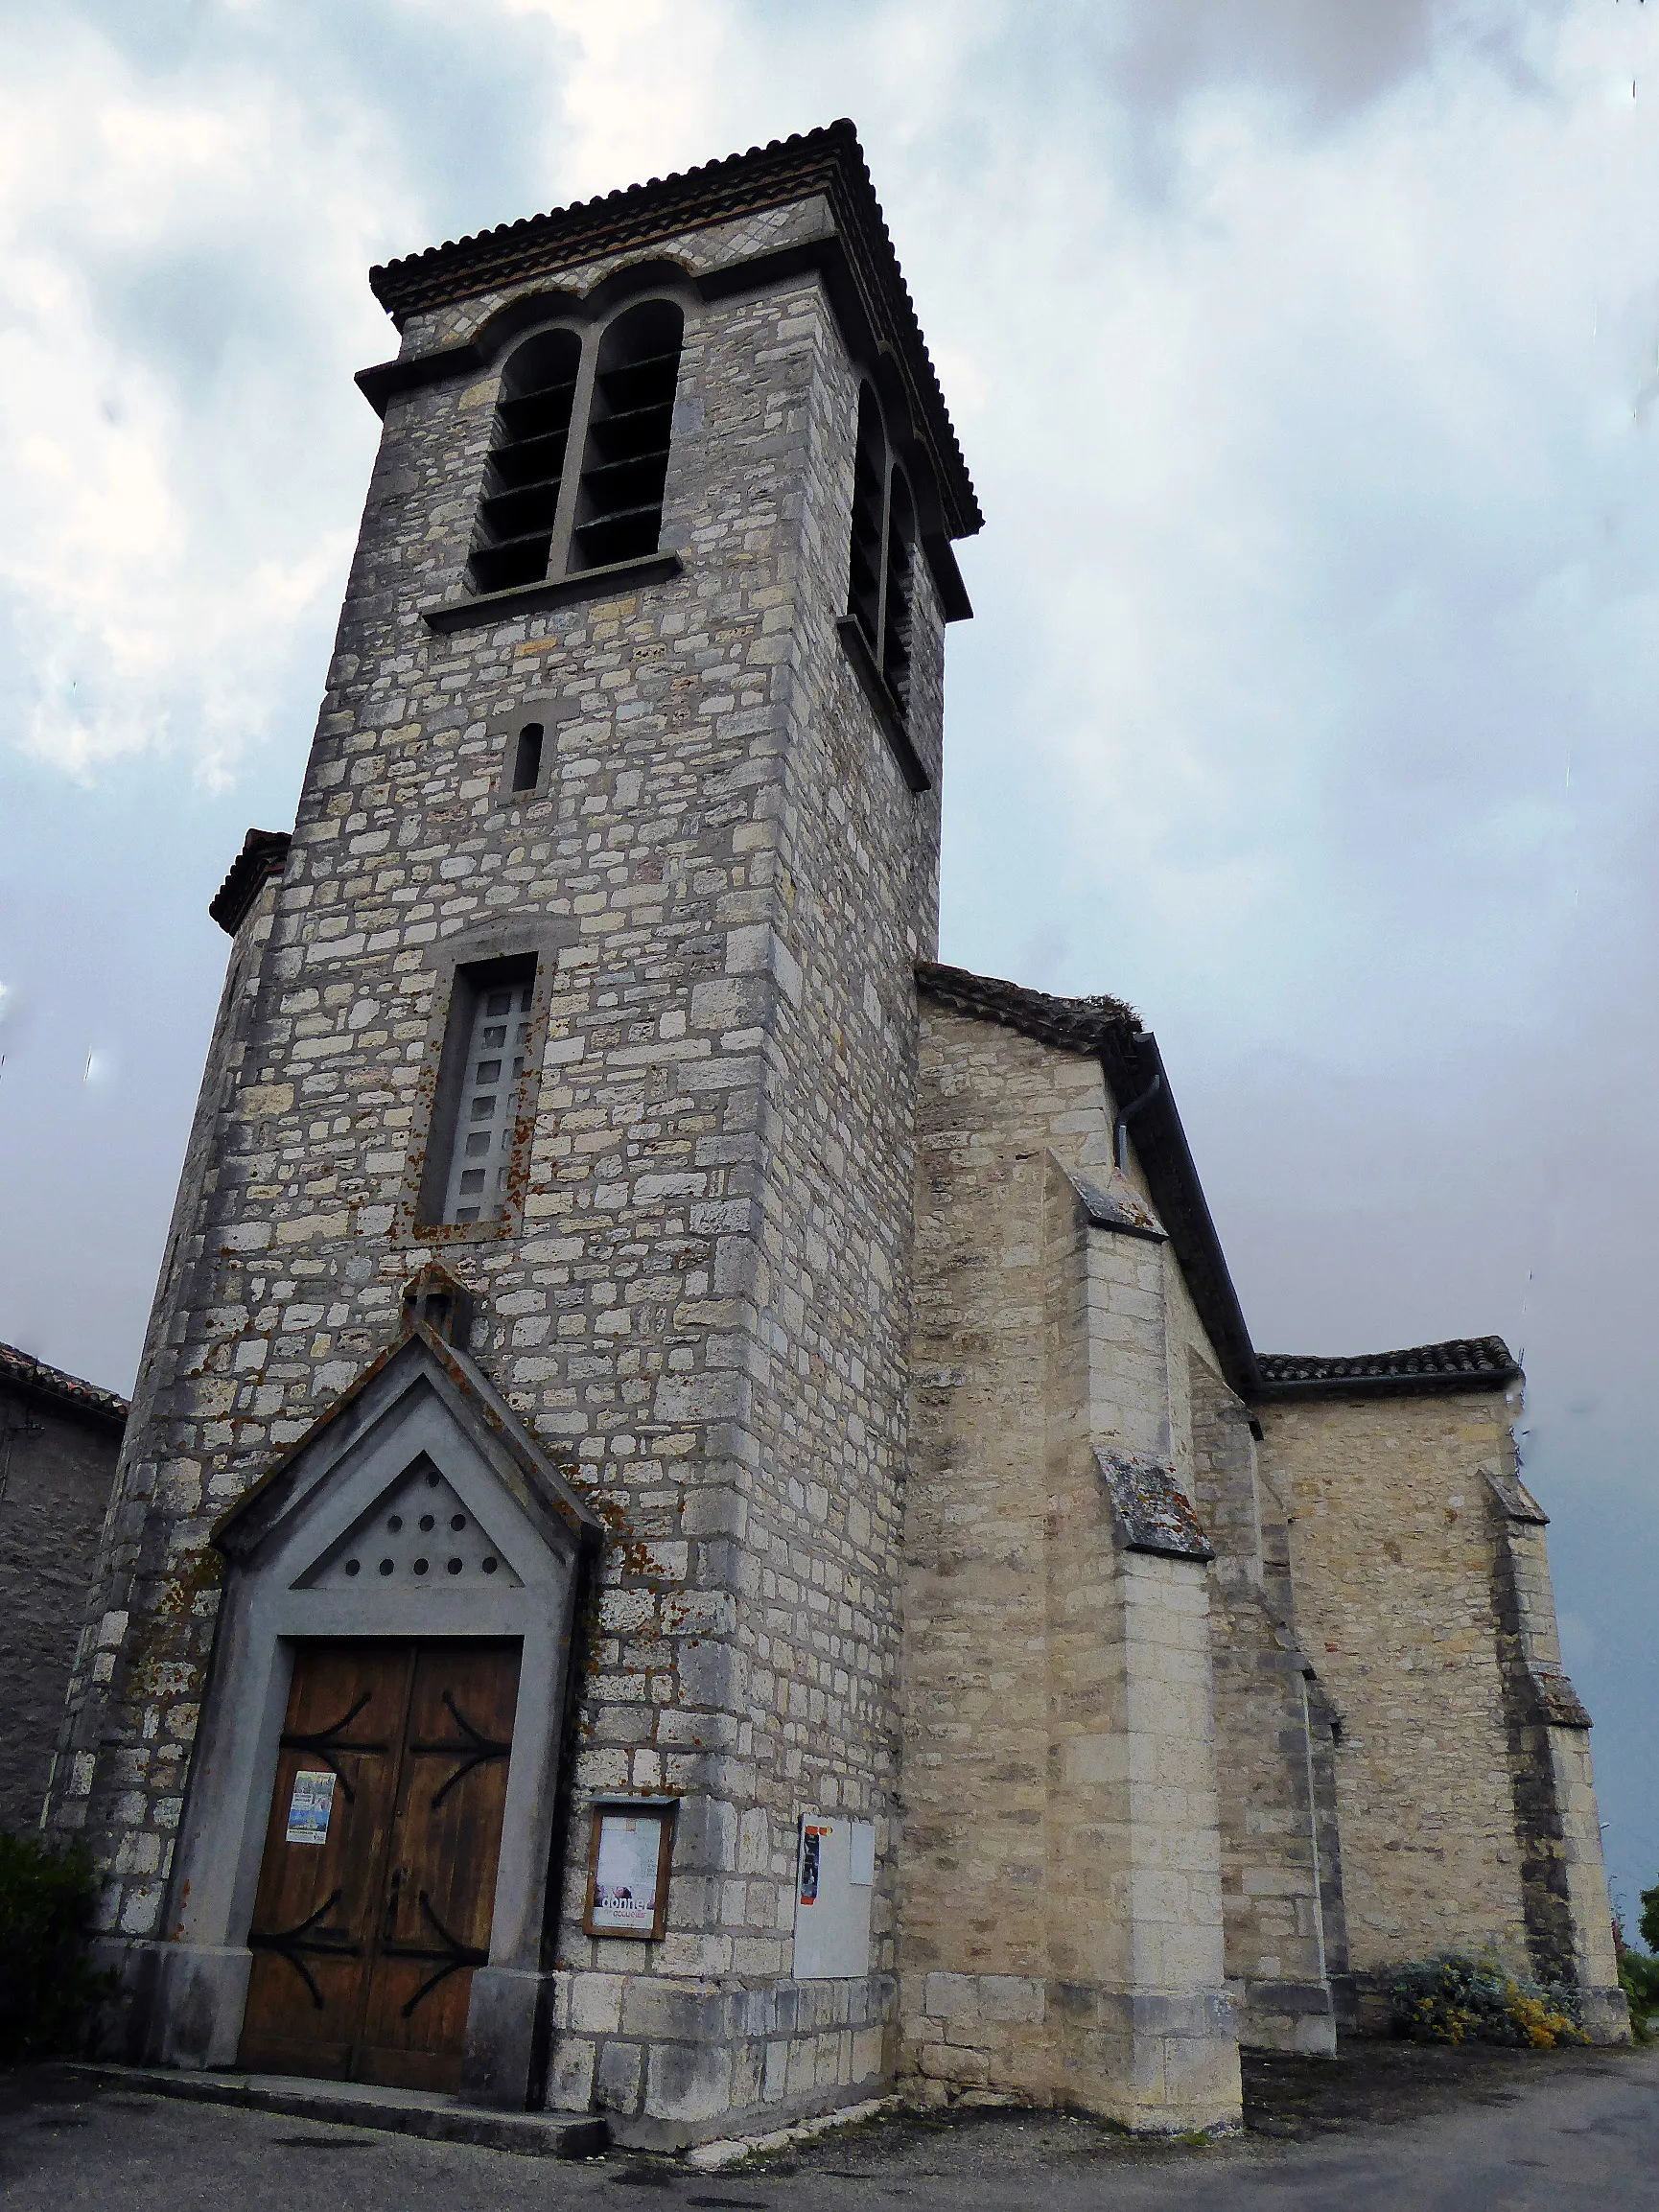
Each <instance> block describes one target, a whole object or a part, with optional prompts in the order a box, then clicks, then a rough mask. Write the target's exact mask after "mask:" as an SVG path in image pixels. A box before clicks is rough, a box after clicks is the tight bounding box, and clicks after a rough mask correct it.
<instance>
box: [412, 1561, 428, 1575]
mask: <svg viewBox="0 0 1659 2212" xmlns="http://www.w3.org/2000/svg"><path fill="white" fill-rule="evenodd" d="M414 1571H415V1572H416V1573H417V1574H424V1573H425V1572H426V1571H427V1562H426V1561H425V1560H424V1559H417V1560H416V1561H415V1563H414Z"/></svg>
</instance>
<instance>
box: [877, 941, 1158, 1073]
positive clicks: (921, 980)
mask: <svg viewBox="0 0 1659 2212" xmlns="http://www.w3.org/2000/svg"><path fill="white" fill-rule="evenodd" d="M916 981H917V983H918V984H919V985H920V987H921V988H922V990H923V991H925V992H926V994H927V996H928V997H929V998H931V999H936V1000H937V1001H938V1002H939V1004H940V1005H941V1006H947V1007H949V1009H950V1010H951V1012H952V1013H966V1014H968V1015H970V1016H971V1017H972V1018H974V1019H976V1020H979V1021H994V1022H999V1023H1000V1024H1001V1025H1002V1027H1003V1028H1004V1029H1013V1030H1017V1031H1018V1032H1019V1034H1020V1035H1021V1036H1028V1037H1030V1038H1032V1039H1033V1041H1034V1042H1036V1043H1038V1044H1052V1045H1056V1046H1058V1047H1059V1049H1060V1050H1061V1051H1062V1052H1098V1051H1099V1050H1100V1048H1101V1046H1102V1045H1103V1044H1104V1043H1106V1041H1107V1040H1108V1038H1109V1036H1122V1035H1123V1034H1124V1033H1125V1032H1133V1031H1135V1030H1138V1029H1139V1027H1140V1016H1139V1014H1137V1013H1135V1011H1134V1009H1133V1006H1128V1005H1126V1004H1125V1003H1124V1001H1123V1000H1122V999H1121V998H1108V997H1104V996H1103V997H1100V998H1053V997H1051V996H1050V995H1049V993H1048V992H1047V991H1045V990H1026V988H1025V986H1024V985H1023V984H1018V983H1005V982H1004V981H1003V980H1002V978H1001V977H1000V976H995V975H973V974H970V971H969V970H968V969H967V968H966V967H945V966H941V965H940V963H939V962H938V961H936V960H919V961H918V962H917V963H916Z"/></svg>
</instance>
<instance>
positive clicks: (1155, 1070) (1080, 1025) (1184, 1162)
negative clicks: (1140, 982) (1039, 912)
mask: <svg viewBox="0 0 1659 2212" xmlns="http://www.w3.org/2000/svg"><path fill="white" fill-rule="evenodd" d="M916 981H917V984H918V986H919V988H920V989H921V990H923V992H924V993H925V994H926V995H927V996H928V997H929V998H931V999H933V1000H935V1001H936V1002H937V1003H939V1004H940V1005H943V1006H947V1007H949V1008H951V1009H952V1011H953V1012H955V1013H966V1014H970V1015H971V1016H972V1017H973V1018H974V1019H976V1020H980V1021H994V1022H998V1023H1000V1024H1001V1025H1002V1026H1003V1027H1004V1028H1007V1029H1014V1030H1017V1031H1018V1032H1019V1033H1020V1035H1021V1036H1029V1037H1031V1038H1032V1039H1033V1040H1034V1041H1035V1042H1037V1043H1039V1044H1048V1045H1054V1046H1056V1047H1057V1048H1058V1049H1059V1050H1061V1051H1062V1052H1077V1053H1089V1054H1092V1055H1093V1056H1094V1057H1095V1058H1096V1059H1099V1061H1100V1064H1101V1069H1102V1072H1103V1073H1104V1074H1105V1077H1106V1082H1107V1088H1108V1089H1109V1091H1110V1094H1111V1096H1112V1098H1113V1099H1114V1100H1115V1101H1116V1102H1117V1103H1118V1105H1119V1106H1122V1105H1123V1104H1124V1102H1126V1101H1133V1100H1137V1099H1144V1100H1145V1104H1144V1105H1143V1106H1140V1107H1139V1109H1138V1110H1137V1111H1136V1112H1135V1115H1134V1118H1133V1121H1132V1122H1131V1124H1130V1142H1131V1143H1132V1144H1133V1147H1134V1153H1135V1157H1136V1159H1137V1160H1138V1161H1139V1162H1140V1166H1141V1170H1142V1173H1143V1174H1144V1175H1145V1176H1146V1184H1147V1190H1148V1193H1149V1195H1150V1197H1151V1199H1152V1202H1153V1205H1154V1207H1155V1208H1156V1209H1157V1216H1158V1219H1159V1221H1160V1222H1162V1224H1163V1226H1164V1228H1165V1229H1166V1230H1167V1231H1168V1234H1169V1242H1170V1246H1171V1248H1172V1249H1173V1250H1174V1252H1175V1256H1176V1258H1177V1260H1178V1261H1179V1262H1180V1270H1181V1273H1182V1275H1183V1276H1184V1277H1185V1279H1186V1287H1187V1290H1188V1292H1189V1293H1190V1294H1191V1297H1192V1302H1193V1304H1194V1306H1195V1307H1196V1308H1197V1310H1198V1316H1199V1319H1200V1320H1201V1321H1202V1322H1203V1326H1204V1333H1205V1335H1206V1336H1207V1337H1208V1338H1209V1340H1210V1343H1211V1345H1212V1346H1213V1347H1214V1350H1215V1354H1216V1357H1217V1359H1218V1360H1219V1361H1220V1362H1221V1366H1222V1372H1223V1374H1224V1375H1225V1377H1226V1379H1227V1384H1228V1385H1229V1386H1230V1387H1231V1388H1232V1389H1233V1390H1235V1391H1236V1392H1237V1393H1238V1395H1239V1396H1240V1397H1241V1398H1242V1399H1244V1400H1245V1401H1246V1403H1247V1404H1250V1405H1285V1404H1292V1403H1295V1402H1297V1401H1298V1400H1302V1399H1311V1398H1345V1397H1389V1396H1391V1397H1421V1396H1434V1395H1437V1394H1439V1393H1442V1392H1447V1391H1459V1390H1504V1389H1507V1387H1508V1385H1510V1384H1511V1383H1514V1382H1518V1381H1520V1380H1521V1368H1520V1364H1519V1362H1517V1361H1516V1360H1515V1358H1514V1356H1513V1354H1512V1353H1511V1352H1510V1350H1509V1347H1508V1345H1507V1344H1506V1343H1505V1341H1504V1339H1503V1338H1502V1337H1455V1338H1452V1339H1448V1340H1447V1341H1445V1342H1443V1343H1438V1344H1417V1345H1414V1346H1413V1347H1412V1348H1411V1349H1410V1350H1407V1351H1400V1352H1362V1353H1352V1354H1347V1355H1344V1356H1343V1357H1340V1358H1329V1357H1326V1356H1324V1355H1316V1354H1307V1355H1303V1354H1299V1353H1284V1352H1261V1353H1258V1352H1257V1351H1256V1349H1255V1347H1254V1345H1253V1344H1252V1343H1251V1342H1250V1331H1249V1329H1248V1328H1247V1327H1246V1325H1245V1317H1244V1310H1243V1308H1242V1307H1241V1306H1240V1304H1239V1300H1238V1292H1236V1291H1235V1290H1234V1289H1233V1283H1232V1277H1231V1275H1230V1274H1229V1273H1228V1271H1227V1259H1226V1257H1225V1255H1224V1253H1223V1251H1222V1248H1221V1239H1220V1237H1219V1236H1218V1235H1217V1234H1216V1226H1215V1222H1213V1220H1212V1219H1211V1218H1210V1210H1209V1205H1208V1202H1207V1201H1206V1199H1205V1198H1204V1195H1203V1186H1202V1184H1201V1183H1200V1181H1199V1176H1198V1168H1197V1166H1196V1165H1195V1163H1194V1161H1193V1156H1192V1151H1191V1148H1190V1147H1189V1146H1188V1144H1187V1141H1186V1131H1185V1130H1184V1129H1182V1127H1181V1121H1180V1113H1179V1112H1178V1111H1177V1109H1176V1103H1175V1094H1174V1091H1173V1089H1172V1088H1171V1085H1170V1081H1169V1075H1168V1072H1167V1070H1166V1069H1165V1067H1164V1064H1163V1059H1162V1056H1161V1055H1160V1053H1159V1052H1158V1049H1157V1037H1155V1036H1153V1034H1152V1032H1151V1031H1150V1030H1148V1029H1145V1028H1143V1027H1142V1026H1141V1021H1140V1017H1139V1015H1138V1014H1137V1013H1135V1012H1134V1010H1133V1007H1130V1006H1127V1005H1125V1003H1124V1002H1123V1001H1122V1000H1121V999H1115V998H1106V997H1101V998H1057V997H1053V996H1051V995H1050V994H1049V993H1048V992H1046V991H1041V990H1026V989H1024V987H1023V986H1021V985H1019V984H1016V983H1006V982H1004V981H1002V979H1001V978H1000V977H996V976H986V975H974V974H972V973H970V971H969V970H968V969H967V968H963V967H946V966H941V965H940V964H939V963H938V962H936V961H928V960H923V961H919V962H918V963H917V966H916ZM1155 1078H1157V1088H1156V1089H1153V1083H1154V1079H1155ZM1149 1090H1150V1091H1151V1092H1152V1095H1151V1097H1150V1098H1148V1097H1146V1094H1147V1092H1148V1091H1149Z"/></svg>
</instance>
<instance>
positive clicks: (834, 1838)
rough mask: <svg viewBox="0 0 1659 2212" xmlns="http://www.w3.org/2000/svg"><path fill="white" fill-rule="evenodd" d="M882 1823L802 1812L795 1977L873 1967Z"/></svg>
mask: <svg viewBox="0 0 1659 2212" xmlns="http://www.w3.org/2000/svg"><path fill="white" fill-rule="evenodd" d="M875 1885H876V1829H875V1828H874V1826H873V1825H872V1823H871V1822H869V1821H867V1820H843V1819H839V1818H834V1817H831V1816H830V1815H827V1814H821V1813H812V1812H809V1813H803V1814H802V1816H801V1842H800V1850H799V1852H798V1854H797V1856H796V1861H795V1979H796V1980H797V1981H798V1982H820V1981H836V1980H840V1979H842V1978H843V1977H846V1976H851V1975H856V1974H867V1973H868V1972H869V1971H870V1900H871V1898H872V1897H873V1895H874V1894H875Z"/></svg>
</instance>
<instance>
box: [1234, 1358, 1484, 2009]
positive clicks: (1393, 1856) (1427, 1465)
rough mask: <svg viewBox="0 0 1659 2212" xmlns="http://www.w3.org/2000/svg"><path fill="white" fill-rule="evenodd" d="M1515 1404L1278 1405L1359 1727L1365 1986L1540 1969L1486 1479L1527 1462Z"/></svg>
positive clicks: (1352, 1822) (1274, 1418)
mask: <svg viewBox="0 0 1659 2212" xmlns="http://www.w3.org/2000/svg"><path fill="white" fill-rule="evenodd" d="M1513 1410H1514V1409H1513V1407H1512V1406H1511V1405H1509V1404H1508V1403H1507V1402H1506V1399H1505V1397H1504V1395H1503V1393H1502V1392H1499V1391H1484V1392H1476V1393H1470V1394H1467V1395H1463V1394H1459V1395H1455V1396H1443V1397H1434V1398H1428V1397H1424V1398H1405V1397H1399V1398H1373V1399H1348V1400H1337V1399H1332V1400H1320V1401H1317V1402H1315V1403H1313V1404H1297V1405H1280V1406H1269V1407H1264V1408H1262V1409H1261V1412H1260V1418H1261V1421H1262V1426H1263V1429H1264V1431H1265V1433H1266V1441H1265V1443H1264V1444H1263V1446H1262V1450H1261V1466H1262V1471H1263V1475H1264V1478H1265V1479H1266V1481H1267V1482H1268V1483H1269V1484H1270V1485H1271V1486H1272V1488H1273V1490H1274V1491H1275V1492H1276V1493H1277V1495H1278V1497H1279V1500H1280V1501H1281V1502H1282V1504H1283V1508H1284V1511H1285V1514H1286V1517H1287V1521H1288V1525H1289V1539H1290V1558H1291V1573H1292V1579H1293V1581H1294V1584H1295V1588H1296V1594H1297V1623H1298V1626H1299V1628H1300V1631H1301V1634H1302V1637H1303V1639H1304V1641H1305V1642H1306V1643H1307V1645H1308V1648H1309V1650H1310V1653H1311V1655H1312V1657H1313V1659H1314V1661H1315V1663H1316V1665H1317V1666H1318V1668H1319V1672H1320V1679H1321V1681H1322V1682H1323V1684H1324V1686H1325V1688H1326V1689H1327V1691H1328V1693H1329V1695H1330V1698H1331V1700H1332V1703H1333V1705H1334V1707H1335V1709H1336V1711H1337V1712H1338V1714H1339V1715H1340V1719H1341V1743H1340V1747H1339V1750H1338V1754H1337V1790H1338V1801H1339V1805H1340V1818H1341V1827H1342V1838H1343V1877H1344V1897H1345V1900H1346V1908H1347V1927H1348V1941H1349V1946H1350V1955H1351V1960H1352V1965H1353V1968H1354V1969H1355V1970H1356V1971H1357V1972H1360V1973H1365V1972H1367V1971H1372V1970H1375V1969H1377V1968H1385V1967H1388V1966H1390V1965H1392V1964H1394V1963H1397V1962H1399V1961H1401V1960H1404V1959H1408V1958H1418V1957H1422V1956H1424V1955H1425V1954H1427V1953H1429V1952H1433V1951H1436V1950H1440V1949H1445V1948H1448V1947H1452V1946H1457V1947H1461V1948H1470V1947H1473V1948H1477V1949H1478V1948H1479V1947H1481V1945H1483V1944H1490V1945H1491V1946H1492V1947H1494V1948H1495V1949H1497V1950H1499V1951H1500V1952H1503V1953H1505V1954H1506V1955H1507V1956H1508V1957H1510V1958H1511V1959H1513V1960H1514V1961H1515V1962H1516V1963H1517V1964H1518V1965H1523V1966H1524V1965H1525V1964H1526V1962H1527V1959H1528V1948H1527V1931H1526V1920H1525V1913H1524V1910H1523V1898H1522V1882H1521V1863H1520V1861H1521V1853H1520V1848H1519V1844H1518V1840H1517V1835H1516V1820H1515V1806H1514V1797H1513V1790H1512V1783H1511V1775H1510V1768H1509V1758H1508V1747H1507V1730H1506V1718H1505V1700H1504V1684H1503V1680H1502V1677H1501V1673H1500V1667H1499V1657H1498V1648H1497V1635H1496V1624H1495V1621H1494V1618H1493V1611H1492V1597H1491V1584H1492V1573H1493V1569H1494V1564H1495V1550H1496V1542H1495V1533H1494V1528H1493V1524H1492V1520H1491V1517H1490V1515H1489V1512H1488V1510H1487V1493H1486V1483H1485V1479H1484V1476H1483V1474H1482V1466H1483V1463H1484V1462H1490V1463H1492V1464H1494V1465H1503V1466H1506V1467H1512V1465H1513V1444H1512V1442H1511V1438H1510V1430H1509V1424H1510V1420H1511V1417H1512V1414H1513Z"/></svg>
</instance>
